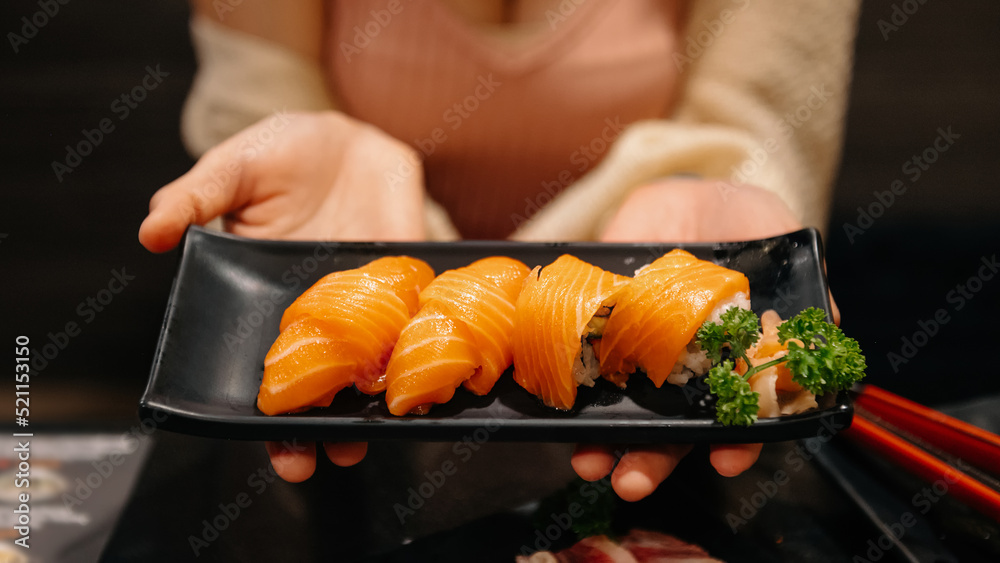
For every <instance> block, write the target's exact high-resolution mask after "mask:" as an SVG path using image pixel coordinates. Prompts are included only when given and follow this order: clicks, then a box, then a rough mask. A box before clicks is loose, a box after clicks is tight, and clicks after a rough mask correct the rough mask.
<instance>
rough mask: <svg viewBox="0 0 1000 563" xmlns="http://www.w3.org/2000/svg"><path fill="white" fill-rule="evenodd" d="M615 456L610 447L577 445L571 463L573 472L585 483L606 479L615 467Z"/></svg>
mask: <svg viewBox="0 0 1000 563" xmlns="http://www.w3.org/2000/svg"><path fill="white" fill-rule="evenodd" d="M615 461H616V460H615V456H614V454H613V453H611V447H610V446H600V445H594V444H577V445H576V449H575V450H573V457H572V458H571V459H570V462H571V463H572V465H573V470H574V471H576V474H577V475H579V476H580V478H581V479H583V480H584V481H597V480H598V479H602V478H604V477H605V476H606V475H607V474H608V473H611V470H612V469H614V467H615Z"/></svg>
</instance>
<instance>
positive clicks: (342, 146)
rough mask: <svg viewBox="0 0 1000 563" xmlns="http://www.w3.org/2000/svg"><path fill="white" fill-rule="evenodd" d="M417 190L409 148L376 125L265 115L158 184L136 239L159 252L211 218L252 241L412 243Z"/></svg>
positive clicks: (416, 166)
mask: <svg viewBox="0 0 1000 563" xmlns="http://www.w3.org/2000/svg"><path fill="white" fill-rule="evenodd" d="M423 197H424V190H423V170H422V166H421V164H420V159H419V157H418V156H417V153H416V151H414V150H413V149H412V148H410V147H409V146H407V145H405V144H403V143H401V142H399V141H397V140H395V139H393V138H391V137H389V136H388V135H386V134H385V133H383V132H381V131H379V130H378V129H376V128H375V127H372V126H370V125H366V124H364V123H361V122H359V121H355V120H354V119H351V118H349V117H347V116H344V115H342V114H340V113H336V112H326V113H321V114H288V115H274V116H272V117H270V118H266V119H264V120H262V121H260V122H258V123H256V124H255V125H253V126H251V127H249V128H247V129H245V130H243V131H241V132H240V133H238V134H237V135H235V136H233V137H231V138H229V139H228V140H226V141H225V142H224V143H222V144H221V145H219V146H217V147H215V148H213V149H212V150H211V151H209V152H208V153H206V154H205V156H203V157H202V158H201V159H200V160H199V161H198V163H197V164H195V166H194V168H192V169H191V170H190V171H189V172H188V173H187V174H185V175H183V176H181V177H180V178H178V179H177V180H174V181H173V182H171V183H170V184H167V185H166V186H164V187H163V188H161V189H160V190H159V191H157V192H156V194H154V195H153V198H152V199H151V200H150V205H149V216H147V217H146V220H145V221H143V223H142V227H140V229H139V241H140V242H141V243H142V245H143V246H145V247H146V248H148V249H149V250H151V251H153V252H164V251H167V250H170V249H171V248H173V247H175V246H177V243H178V242H179V241H180V239H181V236H183V234H184V230H185V229H186V228H187V227H188V225H192V224H198V225H204V224H205V223H207V222H208V221H210V220H212V219H214V218H215V217H218V216H222V217H223V219H224V221H225V225H226V229H227V230H228V231H231V232H233V233H235V234H238V235H243V236H247V237H253V238H274V239H289V240H421V239H422V238H423V237H424V224H423Z"/></svg>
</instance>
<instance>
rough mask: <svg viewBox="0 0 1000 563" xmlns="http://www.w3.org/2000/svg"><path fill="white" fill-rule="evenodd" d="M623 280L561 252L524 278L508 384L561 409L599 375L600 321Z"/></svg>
mask: <svg viewBox="0 0 1000 563" xmlns="http://www.w3.org/2000/svg"><path fill="white" fill-rule="evenodd" d="M628 280H629V278H628V277H626V276H620V275H617V274H614V273H611V272H608V271H605V270H603V269H601V268H598V267H597V266H593V265H591V264H588V263H586V262H584V261H582V260H579V259H578V258H575V257H573V256H570V255H568V254H565V255H563V256H560V257H559V258H558V259H557V260H556V261H555V262H553V263H551V264H549V265H548V266H545V267H544V268H542V267H536V268H535V269H534V270H532V271H531V273H530V274H528V277H527V279H526V280H525V282H524V287H523V288H522V289H521V295H520V296H519V297H518V299H517V307H516V309H515V313H514V340H513V345H514V347H513V350H514V380H515V381H517V383H518V384H520V385H521V386H522V387H524V388H525V389H527V390H528V391H530V392H531V393H533V394H535V395H536V396H538V397H539V398H541V399H542V402H544V403H545V404H546V405H548V406H550V407H554V408H557V409H561V410H569V409H571V408H573V404H574V403H575V402H576V391H577V387H578V386H579V385H587V386H592V385H593V384H594V381H595V380H596V379H597V377H598V376H599V371H598V367H597V351H596V349H599V348H600V346H601V344H600V340H601V335H602V333H603V332H604V323H605V322H607V320H608V315H609V314H610V313H611V310H612V307H614V302H615V298H616V295H617V292H618V291H619V289H621V288H622V287H623V286H625V284H626V283H627V282H628Z"/></svg>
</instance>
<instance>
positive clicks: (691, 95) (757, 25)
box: [182, 0, 858, 240]
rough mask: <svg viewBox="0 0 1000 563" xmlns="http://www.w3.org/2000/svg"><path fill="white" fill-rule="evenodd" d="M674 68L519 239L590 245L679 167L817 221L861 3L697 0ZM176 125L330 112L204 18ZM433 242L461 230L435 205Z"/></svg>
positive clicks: (315, 83) (197, 137) (283, 53)
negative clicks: (655, 98) (638, 115)
mask: <svg viewBox="0 0 1000 563" xmlns="http://www.w3.org/2000/svg"><path fill="white" fill-rule="evenodd" d="M692 4H693V5H692V6H691V7H690V8H689V9H688V14H687V18H686V23H685V26H684V28H683V31H682V36H681V46H680V47H679V52H678V53H676V54H675V56H674V63H675V64H676V65H677V66H678V69H679V70H680V71H681V72H680V74H681V78H682V83H681V92H680V94H679V96H678V98H679V102H678V103H677V105H676V109H675V111H674V114H673V115H672V116H671V118H670V119H663V120H650V121H642V122H638V123H634V124H632V125H631V126H629V127H628V128H627V129H626V130H625V131H624V132H623V133H622V135H621V136H620V137H619V138H618V140H617V141H616V142H615V144H614V146H613V147H612V148H611V150H610V151H609V153H608V154H607V156H606V157H605V158H604V160H603V161H602V162H601V163H600V164H599V165H598V166H596V167H595V168H594V169H593V170H592V171H590V172H589V173H588V174H587V175H585V176H584V177H583V178H581V179H580V180H579V181H578V182H577V183H575V184H574V185H572V186H570V187H569V188H567V189H566V190H565V191H564V192H563V193H561V194H559V195H558V196H557V197H555V198H554V199H553V200H552V201H551V202H550V203H549V204H548V205H546V206H545V207H544V208H543V209H542V210H540V211H539V212H538V213H537V214H536V215H535V216H534V217H532V219H531V220H530V221H528V222H525V223H524V224H522V225H521V226H520V228H519V229H518V230H517V231H516V232H515V233H514V234H513V235H512V237H511V238H513V239H517V240H593V239H596V238H598V237H599V235H600V233H601V232H602V230H603V227H604V225H605V224H606V222H607V221H608V219H610V217H611V216H612V214H613V213H614V211H615V210H617V209H618V207H619V206H620V205H621V203H622V202H623V201H624V199H625V198H626V197H627V196H628V194H629V193H630V192H631V190H632V189H634V188H636V187H638V186H640V185H643V184H644V183H647V182H649V181H652V180H655V179H658V178H663V177H667V176H671V175H675V174H696V175H698V176H701V177H703V178H708V179H718V180H721V181H732V182H740V183H749V184H755V185H758V186H761V187H763V188H766V189H768V190H771V191H773V192H774V193H776V194H777V195H778V196H780V197H781V198H782V199H783V200H784V201H785V202H786V203H787V204H788V205H789V207H791V209H792V211H793V212H794V213H795V214H796V216H798V217H799V219H800V220H801V221H802V222H803V224H805V225H807V226H812V227H817V228H820V229H823V228H825V226H826V220H827V213H828V207H829V199H830V188H831V184H832V182H833V177H834V173H835V170H836V166H837V162H838V159H839V156H840V144H841V137H842V133H843V117H844V110H845V107H846V105H847V92H848V85H849V78H850V69H851V56H852V48H853V40H854V33H855V26H856V21H857V12H858V0H845V1H833V0H829V1H812V2H782V1H779V0H756V1H754V2H751V1H750V0H695V1H694V2H693V3H692ZM191 32H192V39H193V41H194V45H195V49H196V52H197V55H198V60H199V69H198V73H197V75H196V77H195V81H194V86H193V87H192V90H191V93H190V95H189V97H188V100H187V103H186V105H185V108H184V114H183V123H182V131H183V137H184V140H185V143H186V145H187V146H188V148H189V150H190V151H191V152H192V153H193V154H195V155H200V154H202V153H204V152H205V151H206V150H208V149H209V148H210V147H212V146H213V145H215V144H217V143H219V142H221V141H222V140H224V139H226V138H227V137H229V136H231V135H233V134H234V133H236V132H237V131H239V130H241V129H243V128H244V127H247V126H249V125H250V124H252V123H254V122H256V121H257V120H259V119H261V118H263V117H266V116H267V115H269V114H271V113H273V112H274V111H276V110H289V111H291V110H300V111H322V110H328V109H335V106H334V104H333V102H332V100H331V99H330V96H329V94H328V92H327V89H326V86H325V84H324V79H323V74H322V72H321V70H320V68H319V67H318V66H317V65H316V64H314V63H311V62H309V61H307V60H305V59H303V58H301V57H300V56H298V55H296V54H295V53H293V52H291V51H289V50H287V49H285V48H283V47H281V46H279V45H276V44H274V43H271V42H268V41H265V40H262V39H259V38H257V37H254V36H251V35H248V34H245V33H241V32H238V31H234V30H232V29H230V28H227V27H224V26H222V25H219V24H217V23H214V22H212V21H209V20H207V19H204V18H197V17H196V18H194V20H193V21H192V23H191ZM426 216H427V229H428V237H429V238H430V239H431V240H451V239H455V238H457V232H456V230H455V228H454V227H453V226H452V225H451V222H450V221H449V219H448V217H447V214H446V213H445V212H444V210H443V209H442V208H441V207H440V206H437V205H436V204H434V203H433V202H432V201H430V200H429V199H428V200H427V205H426Z"/></svg>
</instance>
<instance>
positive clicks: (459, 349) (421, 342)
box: [386, 257, 528, 415]
mask: <svg viewBox="0 0 1000 563" xmlns="http://www.w3.org/2000/svg"><path fill="white" fill-rule="evenodd" d="M527 274H528V267H527V266H525V265H524V264H523V263H521V262H519V261H517V260H514V259H512V258H503V257H491V258H484V259H482V260H478V261H476V262H474V263H472V264H470V265H469V266H466V267H464V268H459V269H457V270H449V271H447V272H444V273H443V274H441V275H440V276H438V277H437V278H436V279H435V280H434V281H433V282H432V283H431V284H430V285H429V286H427V288H426V289H425V290H424V291H423V292H421V294H420V305H421V307H420V310H419V312H418V313H417V314H416V316H414V318H413V320H412V321H410V323H409V324H408V325H407V326H406V328H405V329H403V332H402V334H401V335H400V338H399V342H398V343H397V344H396V349H395V350H393V353H392V357H391V358H390V360H389V365H388V367H387V368H386V385H387V388H386V402H387V403H388V405H389V412H391V413H392V414H395V415H404V414H408V413H409V414H426V413H427V412H428V410H429V409H430V407H431V406H432V405H434V404H440V403H444V402H447V401H449V400H451V398H452V396H453V395H454V393H455V389H456V388H457V387H458V386H459V385H462V386H464V387H465V388H466V389H468V390H469V391H471V392H473V393H475V394H477V395H485V394H486V393H489V392H490V390H491V389H493V385H494V384H495V383H496V382H497V380H498V379H499V378H500V375H501V374H503V372H504V371H506V369H507V368H508V367H510V364H511V360H512V356H513V353H512V351H511V342H510V340H511V335H512V332H513V328H514V304H515V301H516V300H517V295H518V293H520V289H521V284H522V282H523V280H524V277H525V276H526V275H527Z"/></svg>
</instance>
